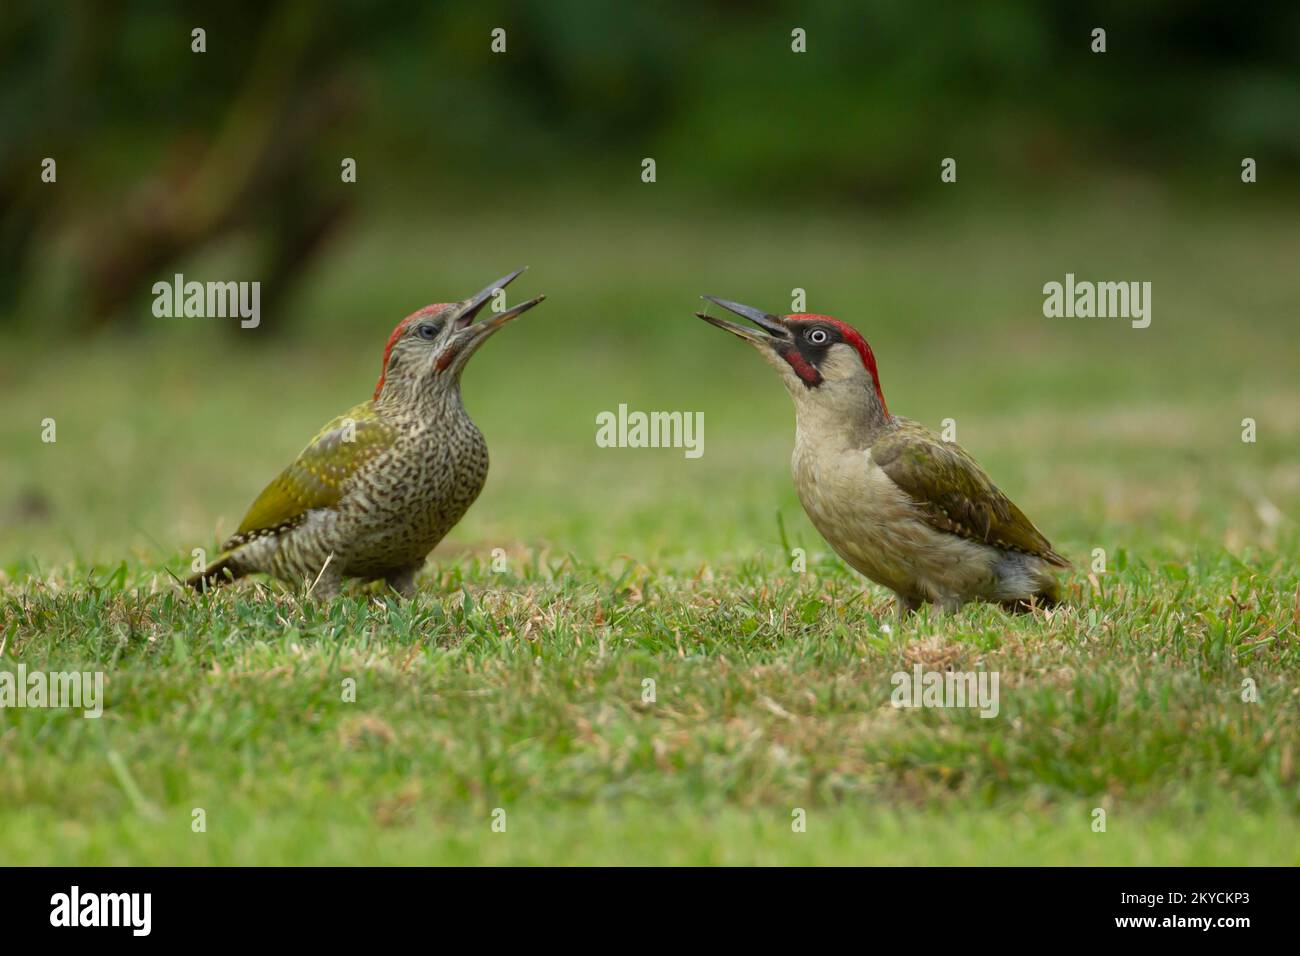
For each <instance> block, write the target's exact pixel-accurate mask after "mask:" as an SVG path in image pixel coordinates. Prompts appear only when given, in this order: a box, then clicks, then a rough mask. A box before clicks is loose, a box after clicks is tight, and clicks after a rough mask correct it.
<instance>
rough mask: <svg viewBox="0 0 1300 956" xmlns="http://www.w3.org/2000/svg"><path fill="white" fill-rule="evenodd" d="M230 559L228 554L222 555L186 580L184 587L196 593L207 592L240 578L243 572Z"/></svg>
mask: <svg viewBox="0 0 1300 956" xmlns="http://www.w3.org/2000/svg"><path fill="white" fill-rule="evenodd" d="M232 557H233V556H232V555H230V554H223V555H222V556H221V557H219V558H217V560H215V561H213V562H212V563H211V564H209V565H208V566H207V567H206V568H204V569H203V570H202V571H200V572H199V573H198V574H194V575H191V576H190V577H188V578H186V579H185V583H186V585H187V586H189V587H192V588H193V589H194V590H196V591H207V590H210V589H212V588H215V587H218V586H220V585H222V584H227V583H229V582H231V581H233V580H235V578H238V577H242V576H243V574H244V572H243V571H242V570H241V569H240V568H239V567H238V566H236V565H235V563H234V561H233V560H232Z"/></svg>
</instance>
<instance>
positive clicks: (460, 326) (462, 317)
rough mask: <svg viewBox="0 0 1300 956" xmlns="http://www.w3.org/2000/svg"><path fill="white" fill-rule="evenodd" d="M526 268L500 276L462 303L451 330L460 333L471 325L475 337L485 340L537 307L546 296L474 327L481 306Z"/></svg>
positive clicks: (541, 296) (500, 313) (501, 313)
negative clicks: (489, 335)
mask: <svg viewBox="0 0 1300 956" xmlns="http://www.w3.org/2000/svg"><path fill="white" fill-rule="evenodd" d="M527 268H528V267H527V266H524V268H523V269H516V270H515V271H514V272H512V273H510V274H509V275H505V276H502V277H501V278H500V279H497V281H496V282H493V283H492V284H491V285H490V286H488V287H487V288H486V289H484V290H483V291H481V292H479V293H478V294H476V295H473V296H471V297H470V298H468V299H466V300H465V301H464V303H462V304H461V306H460V307H459V310H458V311H457V313H456V315H455V316H454V317H453V318H452V320H451V323H452V330H453V331H454V332H462V331H464V330H465V329H467V328H469V327H470V326H471V325H473V326H474V330H475V332H476V333H477V334H476V336H475V337H476V338H478V337H482V338H486V337H487V336H488V334H490V333H492V332H495V331H496V330H497V329H499V328H501V326H503V325H505V324H506V323H507V322H509V321H511V320H512V319H516V318H518V317H519V316H521V315H523V314H524V313H525V312H527V311H528V310H529V309H531V308H532V307H533V306H535V305H537V304H538V303H539V302H541V301H542V300H543V299H545V298H546V296H544V295H539V296H538V297H537V298H535V299H529V300H528V301H527V302H523V303H520V304H519V305H517V306H515V307H514V308H513V309H507V310H506V311H505V312H499V313H496V314H494V315H493V316H492V318H490V319H484V320H483V321H482V322H480V323H478V324H477V325H474V319H475V318H476V317H477V316H478V314H479V313H480V312H481V311H483V306H485V305H487V303H488V300H489V299H491V298H492V296H494V295H495V294H496V293H497V292H498V291H500V290H501V289H504V288H505V287H506V286H508V285H509V284H510V283H512V282H514V281H515V280H516V279H518V278H519V277H520V276H521V275H522V274H523V273H524V270H525V269H527Z"/></svg>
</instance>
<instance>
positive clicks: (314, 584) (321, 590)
mask: <svg viewBox="0 0 1300 956" xmlns="http://www.w3.org/2000/svg"><path fill="white" fill-rule="evenodd" d="M342 586H343V569H342V568H341V567H340V566H339V564H338V563H337V562H336V561H335V560H334V555H333V554H331V555H330V556H329V557H327V558H326V559H325V563H324V564H323V565H321V569H320V571H319V572H317V574H316V579H315V580H314V581H310V582H308V584H307V597H309V598H316V599H317V600H318V601H330V600H333V599H334V598H336V597H338V593H339V589H340V588H341V587H342Z"/></svg>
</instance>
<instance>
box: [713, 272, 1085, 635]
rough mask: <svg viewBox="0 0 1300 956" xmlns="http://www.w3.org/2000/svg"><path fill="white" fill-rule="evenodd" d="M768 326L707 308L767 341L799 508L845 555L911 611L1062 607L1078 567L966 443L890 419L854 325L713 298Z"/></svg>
mask: <svg viewBox="0 0 1300 956" xmlns="http://www.w3.org/2000/svg"><path fill="white" fill-rule="evenodd" d="M704 298H705V299H708V300H709V301H710V302H714V303H716V304H717V305H720V306H722V307H723V308H724V309H727V310H728V311H730V312H734V313H735V314H737V315H740V316H743V317H744V318H746V319H749V320H750V321H751V322H753V323H754V324H755V325H756V326H757V327H758V328H757V329H752V328H750V327H748V326H745V325H740V324H738V323H736V322H732V321H730V320H727V319H723V318H719V317H716V316H711V315H706V314H705V313H703V312H697V313H695V314H696V315H697V316H699V317H700V318H701V319H704V321H706V322H709V323H711V324H712V325H716V326H717V327H718V328H720V329H725V330H726V331H728V332H731V333H732V334H734V335H737V336H739V337H740V338H742V339H744V340H745V341H747V342H749V343H751V344H752V345H754V346H755V347H756V348H757V349H758V351H759V353H760V354H761V355H762V356H763V357H764V358H765V359H766V360H767V361H768V363H769V364H771V365H772V366H773V367H774V368H776V370H777V371H778V372H779V373H780V375H781V380H782V381H783V382H784V383H785V387H786V390H787V391H788V392H789V393H790V397H791V398H792V399H794V407H795V418H796V427H795V443H794V455H793V458H792V460H791V468H792V471H793V473H794V483H795V488H796V489H797V491H798V494H799V501H800V502H801V503H802V504H803V507H804V510H805V511H806V512H807V513H808V517H809V518H810V519H812V523H813V525H814V526H815V527H816V528H817V530H818V531H819V532H821V534H822V536H823V537H824V538H825V539H826V541H827V542H828V543H829V544H830V546H831V547H832V548H833V549H834V550H835V553H836V554H838V555H839V556H840V557H841V558H843V559H844V560H845V561H847V562H848V563H849V564H850V565H851V566H852V567H853V568H855V569H856V570H858V571H860V572H861V573H862V574H864V575H866V576H867V577H868V578H870V579H871V580H873V581H875V582H876V583H877V584H882V585H884V586H885V587H887V588H889V589H890V590H891V591H893V592H894V593H895V594H896V595H897V596H898V608H899V613H900V615H901V614H904V613H907V612H909V611H913V610H915V609H916V608H917V607H918V606H920V604H921V603H922V602H932V603H934V604H937V605H939V606H941V607H943V608H944V609H945V610H955V609H956V608H958V607H960V606H961V605H962V604H964V603H966V602H967V601H990V602H997V603H999V604H1001V605H1003V606H1005V607H1007V608H1009V609H1015V610H1021V609H1025V608H1026V607H1028V606H1030V605H1031V604H1037V605H1039V606H1050V605H1053V604H1055V603H1057V602H1058V600H1059V599H1060V592H1059V588H1058V584H1057V580H1056V576H1055V574H1054V573H1053V569H1056V568H1066V567H1069V566H1070V564H1069V562H1068V561H1066V560H1065V558H1063V557H1061V555H1059V554H1057V553H1056V552H1055V551H1054V550H1052V546H1051V544H1049V543H1048V541H1047V539H1046V538H1045V537H1043V535H1042V534H1041V533H1040V532H1039V531H1038V529H1037V528H1035V527H1034V525H1033V524H1032V523H1031V522H1030V520H1029V519H1028V518H1026V517H1025V516H1024V514H1023V513H1022V512H1021V510H1020V509H1019V508H1017V507H1016V506H1015V505H1014V504H1013V503H1012V502H1011V500H1010V499H1009V498H1007V496H1006V495H1004V494H1003V493H1002V492H1001V491H999V490H998V488H997V486H996V485H994V484H993V482H992V481H990V480H989V477H988V475H986V474H985V473H984V470H983V469H982V468H980V466H979V465H978V464H977V463H976V462H975V459H973V458H972V457H971V456H970V455H968V454H967V453H966V452H965V451H964V450H963V449H962V448H961V447H960V446H959V445H957V444H955V443H952V442H946V441H942V440H940V439H939V438H937V437H936V436H935V435H934V434H933V433H932V432H930V431H929V430H927V429H926V428H924V427H923V426H921V425H919V424H917V423H916V422H914V421H910V420H908V419H906V418H902V417H900V416H898V415H891V414H890V413H889V409H888V408H887V407H886V405H885V396H884V393H883V392H881V390H880V376H879V375H878V374H877V372H876V359H875V356H874V355H873V354H872V351H871V348H870V346H868V345H867V343H866V340H865V339H863V338H862V336H861V335H859V334H858V332H857V331H856V330H855V329H854V328H853V327H852V326H850V325H848V324H846V323H844V322H840V321H839V320H837V319H833V318H831V317H830V316H826V315H814V314H811V313H801V314H796V315H787V316H783V317H778V316H776V315H772V314H770V313H768V312H763V311H760V310H759V309H753V308H750V307H749V306H745V305H740V304H738V303H735V302H728V301H726V300H724V299H715V298H714V297H713V296H707V295H706V296H704Z"/></svg>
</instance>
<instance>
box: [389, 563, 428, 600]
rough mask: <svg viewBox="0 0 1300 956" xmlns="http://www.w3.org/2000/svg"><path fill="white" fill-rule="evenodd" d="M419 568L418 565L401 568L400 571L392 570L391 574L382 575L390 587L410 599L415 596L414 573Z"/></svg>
mask: <svg viewBox="0 0 1300 956" xmlns="http://www.w3.org/2000/svg"><path fill="white" fill-rule="evenodd" d="M419 570H420V567H419V565H416V566H414V567H410V568H403V569H402V570H400V571H394V572H393V573H392V574H386V575H384V580H385V581H387V582H388V586H389V587H390V588H392V589H393V590H394V591H396V592H397V593H398V594H400V595H401V596H402V597H404V598H406V599H407V600H410V599H411V598H413V597H415V575H416V572H418V571H419Z"/></svg>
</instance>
